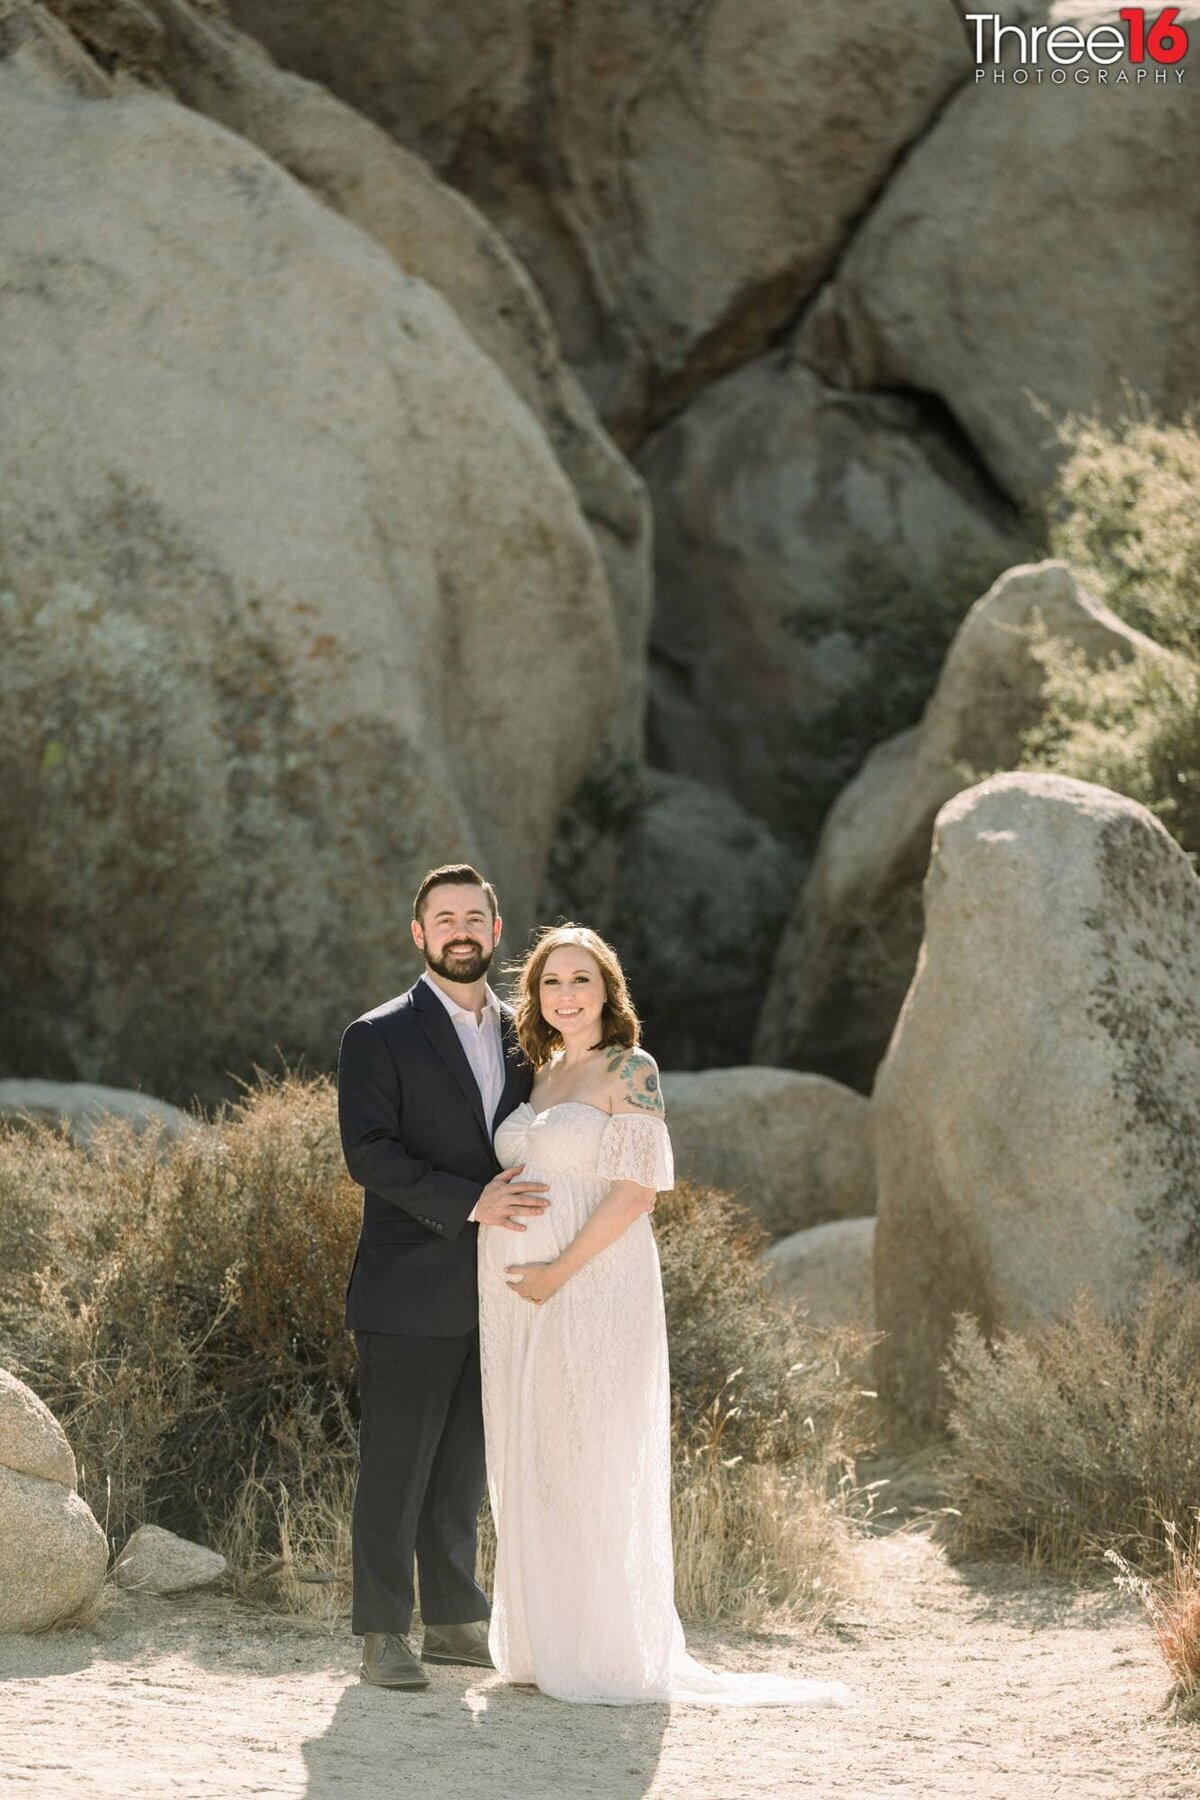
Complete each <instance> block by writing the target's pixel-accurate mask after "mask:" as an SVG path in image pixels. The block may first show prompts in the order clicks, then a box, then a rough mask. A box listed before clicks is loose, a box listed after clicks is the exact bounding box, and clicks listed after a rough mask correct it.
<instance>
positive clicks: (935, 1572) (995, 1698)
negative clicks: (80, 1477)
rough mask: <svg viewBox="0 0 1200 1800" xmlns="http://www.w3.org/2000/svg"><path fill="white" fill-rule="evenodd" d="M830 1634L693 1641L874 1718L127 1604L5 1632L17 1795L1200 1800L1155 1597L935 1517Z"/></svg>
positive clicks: (200, 1600)
mask: <svg viewBox="0 0 1200 1800" xmlns="http://www.w3.org/2000/svg"><path fill="white" fill-rule="evenodd" d="M855 1557H856V1562H857V1567H858V1573H859V1577H860V1580H859V1585H858V1589H857V1592H856V1594H855V1597H854V1599H853V1600H852V1601H851V1602H849V1603H846V1604H843V1605H842V1606H841V1608H840V1609H839V1611H838V1614H837V1616H836V1619H835V1621H834V1622H833V1623H832V1624H831V1625H828V1626H826V1627H825V1628H823V1629H822V1630H821V1631H819V1632H815V1633H787V1634H776V1635H770V1634H768V1635H758V1636H754V1637H743V1638H739V1639H736V1640H721V1639H716V1638H713V1637H711V1636H710V1637H707V1638H704V1637H695V1636H693V1638H692V1639H691V1647H692V1648H693V1650H695V1651H697V1652H698V1653H699V1654H701V1655H703V1656H704V1657H705V1658H706V1660H709V1661H711V1662H714V1663H719V1664H722V1665H724V1666H726V1667H741V1668H749V1667H761V1668H772V1669H778V1670H793V1671H796V1672H800V1673H804V1674H812V1675H819V1676H837V1677H840V1678H841V1679H843V1680H844V1681H847V1682H849V1683H850V1684H851V1685H852V1686H853V1687H854V1689H855V1690H856V1694H857V1701H856V1704H855V1706H854V1707H853V1709H851V1710H847V1711H834V1710H825V1709H822V1710H807V1711H806V1710H797V1711H787V1710H784V1709H775V1708H763V1709H759V1710H755V1711H747V1712H741V1711H737V1710H720V1709H714V1710H706V1709H703V1708H698V1707H676V1708H673V1709H668V1708H665V1707H635V1708H627V1709H626V1708H608V1707H585V1706H578V1707H576V1706H568V1705H564V1704H561V1703H558V1702H555V1701H552V1700H548V1699H546V1698H545V1697H544V1696H541V1695H539V1694H536V1693H530V1692H526V1691H520V1690H514V1689H507V1688H504V1687H502V1686H500V1685H499V1684H497V1683H496V1681H495V1679H494V1678H490V1679H481V1680H477V1679H476V1678H475V1676H474V1675H473V1673H472V1672H471V1671H468V1670H465V1669H464V1670H460V1669H447V1668H443V1669H434V1670H432V1671H431V1674H432V1681H433V1685H432V1687H431V1688H430V1689H429V1690H428V1691H427V1692H425V1693H421V1694H416V1695H405V1694H397V1693H387V1692H381V1691H380V1690H378V1689H374V1688H370V1687H368V1686H366V1685H365V1684H364V1683H362V1682H361V1681H360V1680H359V1678H358V1675H357V1640H356V1639H353V1638H351V1637H350V1636H349V1635H348V1634H346V1635H344V1636H343V1635H339V1636H330V1635H329V1634H328V1633H327V1632H321V1631H318V1630H315V1629H314V1628H312V1627H311V1626H302V1625H296V1624H292V1623H290V1622H288V1621H286V1620H280V1619H278V1618H273V1617H270V1616H264V1615H262V1614H260V1613H255V1612H254V1611H252V1610H250V1609H249V1608H239V1607H237V1606H236V1605H234V1604H232V1603H231V1602H230V1600H229V1599H227V1598H225V1597H223V1596H221V1595H219V1594H209V1595H200V1596H195V1597H192V1598H190V1599H186V1600H171V1601H168V1600H154V1599H149V1598H146V1597H140V1598H131V1597H129V1596H125V1595H121V1596H118V1597H117V1598H115V1600H114V1602H113V1603H112V1604H111V1605H110V1606H109V1607H108V1608H107V1609H106V1611H105V1612H104V1613H103V1614H102V1616H101V1618H100V1621H99V1623H98V1624H96V1625H94V1626H92V1627H91V1628H90V1629H88V1630H81V1631H71V1632H62V1633H58V1634H55V1635H51V1636H48V1637H44V1638H35V1639H30V1638H24V1639H19V1638H0V1795H3V1796H5V1800H8V1797H10V1796H11V1797H12V1800H34V1796H36V1797H37V1800H49V1797H53V1800H60V1797H61V1800H93V1797H94V1796H105V1797H108V1796H112V1797H113V1800H142V1797H143V1796H144V1797H147V1800H149V1797H151V1796H153V1800H163V1797H165V1796H185V1797H186V1800H209V1797H210V1796H211V1797H212V1800H249V1797H250V1796H268V1797H269V1800H283V1797H285V1796H286V1797H288V1800H290V1797H291V1796H297V1797H299V1796H304V1797H305V1800H387V1797H389V1796H409V1795H411V1796H413V1797H414V1800H416V1797H418V1796H419V1797H420V1800H485V1797H486V1800H507V1797H508V1796H510V1795H511V1796H521V1797H522V1800H543V1797H545V1800H549V1797H550V1796H552V1795H553V1796H555V1797H557V1796H561V1795H579V1796H588V1797H591V1796H595V1797H596V1800H643V1797H644V1796H645V1797H652V1800H668V1797H670V1800H677V1797H680V1800H681V1797H683V1796H687V1797H688V1800H758V1797H759V1796H767V1795H770V1796H773V1797H776V1796H788V1795H809V1796H816V1797H820V1800H1001V1797H1003V1800H1013V1797H1018V1800H1026V1797H1028V1800H1052V1797H1053V1796H1057V1795H1063V1796H1070V1800H1100V1797H1101V1796H1103V1800H1142V1797H1144V1800H1197V1797H1198V1796H1200V1725H1186V1724H1184V1725H1181V1724H1173V1723H1171V1722H1170V1720H1169V1719H1168V1718H1167V1716H1166V1715H1165V1714H1164V1713H1163V1712H1162V1710H1161V1708H1162V1705H1163V1702H1164V1699H1165V1697H1166V1694H1167V1690H1168V1680H1167V1676H1166V1673H1165V1670H1164V1668H1163V1666H1162V1664H1161V1662H1160V1661H1159V1660H1158V1657H1157V1653H1156V1651H1155V1650H1154V1647H1153V1645H1152V1643H1151V1640H1150V1637H1149V1633H1148V1631H1147V1629H1146V1627H1145V1624H1144V1623H1143V1619H1142V1614H1141V1612H1140V1609H1139V1608H1138V1607H1137V1605H1136V1603H1134V1602H1132V1601H1131V1600H1129V1599H1128V1598H1127V1597H1126V1596H1124V1595H1122V1594H1121V1593H1120V1592H1119V1591H1118V1590H1117V1589H1115V1588H1114V1587H1113V1586H1112V1584H1111V1583H1105V1584H1102V1585H1097V1586H1095V1587H1091V1588H1086V1589H1082V1590H1081V1589H1079V1588H1078V1587H1076V1586H1074V1585H1071V1584H1067V1583H1063V1582H1058V1581H1053V1580H1047V1579H1044V1578H1033V1579H1031V1578H1029V1577H1026V1576H1023V1575H1022V1574H1020V1573H1018V1572H1014V1571H1013V1570H1011V1569H1008V1568H999V1567H996V1566H993V1565H983V1564H980V1565H973V1566H969V1567H962V1566H958V1567H952V1566H951V1565H950V1564H948V1563H947V1561H946V1560H945V1557H944V1555H943V1554H942V1552H941V1550H940V1549H939V1548H938V1547H937V1545H936V1543H935V1542H934V1541H933V1540H932V1538H931V1536H930V1529H929V1521H928V1519H924V1518H921V1517H915V1518H908V1519H906V1520H905V1522H904V1523H903V1524H902V1525H901V1526H899V1528H897V1529H893V1530H890V1531H887V1532H886V1534H881V1535H878V1536H875V1537H870V1538H867V1539H865V1540H864V1541H862V1542H861V1544H860V1545H858V1547H857V1548H856V1551H855Z"/></svg>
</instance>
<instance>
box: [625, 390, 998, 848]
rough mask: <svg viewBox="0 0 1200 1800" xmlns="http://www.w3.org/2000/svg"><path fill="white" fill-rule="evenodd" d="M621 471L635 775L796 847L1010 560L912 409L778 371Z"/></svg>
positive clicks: (704, 403) (717, 396) (684, 421)
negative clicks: (651, 767)
mask: <svg viewBox="0 0 1200 1800" xmlns="http://www.w3.org/2000/svg"><path fill="white" fill-rule="evenodd" d="M640 466H641V468H642V471H643V473H644V474H645V476H646V480H647V483H648V485H649V488H650V492H651V495H652V498H653V502H654V515H655V521H656V531H655V540H656V542H655V568H656V590H657V604H656V611H655V620H654V631H653V638H652V644H653V650H654V657H655V661H654V677H653V686H652V690H651V693H652V704H651V713H650V720H649V737H650V744H651V748H652V752H653V755H654V759H655V761H656V762H658V763H659V764H660V765H661V766H663V767H666V768H675V769H679V770H681V771H683V770H686V771H687V772H689V773H690V774H692V775H693V776H696V775H700V776H702V777H703V779H704V780H705V781H707V782H709V783H711V784H712V785H714V786H718V787H725V788H728V789H729V790H730V791H732V793H733V794H734V795H735V797H736V798H737V799H738V800H739V801H740V803H741V804H742V805H743V806H745V807H747V808H748V809H749V810H750V811H751V812H753V813H755V814H756V815H758V816H759V817H760V818H763V819H765V820H766V821H767V822H768V823H769V824H770V825H771V827H772V829H773V830H774V831H776V832H777V833H778V834H780V835H782V836H783V837H785V838H786V839H787V840H788V841H791V842H797V841H798V842H800V843H802V844H804V845H805V846H806V847H810V846H811V845H812V843H813V842H814V840H815V836H816V832H817V829H818V828H819V825H820V821H821V817H822V815H823V813H824V812H825V810H826V809H827V807H828V804H829V802H830V800H831V798H832V797H833V795H834V794H835V793H836V792H837V790H838V788H839V787H841V786H842V784H843V783H844V782H845V781H846V780H847V779H848V778H849V777H850V776H851V775H852V774H853V773H854V771H855V770H856V769H857V768H858V766H859V764H860V763H861V761H862V759H863V757H864V755H865V754H866V752H867V751H868V750H869V749H870V748H871V746H872V745H873V744H875V743H877V742H878V741H879V739H880V738H881V736H884V735H886V734H888V733H889V729H890V730H895V729H898V728H899V727H900V726H902V725H903V726H907V725H909V724H911V723H912V722H913V721H914V720H915V719H916V718H917V717H918V716H919V714H920V710H921V707H922V706H923V705H924V703H925V701H926V699H927V698H928V695H929V691H930V688H931V687H932V685H933V682H934V680H935V679H936V675H937V664H938V661H939V660H940V658H939V655H938V649H937V646H938V643H939V634H943V635H941V642H942V644H944V643H945V642H947V641H948V639H949V636H950V633H951V631H952V630H953V628H954V624H955V623H957V621H958V620H959V619H961V617H962V615H963V614H964V613H965V612H966V610H967V607H968V606H969V605H970V603H971V601H972V600H973V599H975V597H976V596H977V595H978V594H980V593H981V592H982V591H983V590H984V589H985V588H986V587H987V586H988V584H989V583H990V582H991V581H992V580H993V579H994V578H995V577H996V576H997V575H998V574H999V573H1000V572H1001V570H1003V569H1005V568H1007V567H1010V566H1011V565H1012V564H1013V563H1016V562H1020V561H1023V560H1024V558H1025V556H1026V555H1028V553H1029V546H1028V545H1027V544H1026V543H1025V541H1024V540H1023V539H1022V538H1021V536H1020V535H1019V532H1018V529H1017V526H1016V522H1015V520H1014V519H1013V518H1012V517H1011V516H1010V515H1009V514H1008V513H1006V512H1005V510H1004V509H1003V508H1002V507H999V506H997V504H996V502H995V498H994V495H993V493H992V491H991V490H990V488H989V487H988V485H987V484H986V483H984V482H982V481H981V480H980V478H979V476H978V475H977V473H976V471H975V469H974V466H973V464H972V462H971V459H970V458H969V457H968V456H967V455H965V454H964V453H963V452H962V451H961V450H960V449H958V448H956V447H953V446H952V445H951V444H950V442H949V441H948V439H947V437H946V434H945V432H944V431H943V430H942V429H941V427H940V426H934V425H933V424H931V423H930V422H929V421H928V419H927V418H926V417H925V415H924V413H923V411H922V409H921V408H920V407H918V406H917V405H916V404H915V402H913V401H912V400H909V399H906V398H903V397H888V396H885V395H874V394H844V393H839V392H837V391H836V390H835V389H832V388H829V387H827V386H826V385H825V384H824V383H823V382H821V381H819V380H818V379H817V377H816V376H814V375H813V374H812V373H811V371H810V370H808V369H806V368H804V366H803V365H802V364H799V363H797V362H796V361H794V360H791V361H789V359H788V358H787V357H786V356H785V355H783V354H773V355H771V356H769V357H764V358H761V359H759V360H758V361H756V362H754V363H751V364H749V365H748V366H746V367H745V368H742V369H739V370H738V371H737V372H736V373H735V374H733V375H729V376H727V377H726V378H725V379H724V380H723V381H720V382H718V383H715V384H714V385H713V386H711V387H709V388H708V389H707V390H706V391H705V393H704V394H703V395H702V396H701V397H700V398H698V399H697V400H695V401H694V402H693V403H692V404H691V405H690V406H688V407H687V408H686V409H685V410H684V411H683V412H682V413H681V414H679V416H678V417H677V418H675V419H674V420H673V421H672V422H671V424H670V425H669V426H667V427H666V428H665V429H664V430H663V431H662V432H660V433H659V434H658V435H657V436H656V437H655V438H654V439H653V440H652V442H651V444H650V445H649V446H648V447H647V449H646V451H645V453H644V454H643V456H642V457H641V459H640ZM889 721H891V724H890V727H889Z"/></svg>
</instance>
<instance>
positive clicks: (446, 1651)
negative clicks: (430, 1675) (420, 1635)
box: [421, 1619, 496, 1669]
mask: <svg viewBox="0 0 1200 1800" xmlns="http://www.w3.org/2000/svg"><path fill="white" fill-rule="evenodd" d="M421 1661H422V1662H427V1663H470V1664H471V1666H472V1667H473V1668H476V1669H494V1668H495V1666H496V1665H495V1663H494V1662H493V1661H492V1658H491V1654H490V1652H489V1650H488V1626H487V1620H486V1619H472V1620H471V1622H470V1624H468V1625H427V1626H426V1627H425V1642H424V1643H423V1644H422V1645H421Z"/></svg>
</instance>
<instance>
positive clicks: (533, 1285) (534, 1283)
mask: <svg viewBox="0 0 1200 1800" xmlns="http://www.w3.org/2000/svg"><path fill="white" fill-rule="evenodd" d="M504 1275H505V1279H506V1280H507V1282H508V1285H509V1287H510V1288H511V1289H512V1291H513V1293H514V1294H518V1295H519V1296H520V1298H521V1299H522V1300H528V1301H529V1302H530V1304H531V1305H533V1306H544V1305H545V1303H546V1301H547V1300H549V1299H550V1298H551V1297H552V1296H553V1295H555V1294H557V1292H558V1290H559V1288H560V1287H561V1286H562V1285H563V1282H564V1281H565V1280H566V1275H565V1274H564V1273H563V1271H562V1269H561V1268H560V1267H559V1265H558V1263H557V1262H544V1263H535V1262H528V1263H510V1264H509V1265H508V1267H507V1268H506V1269H505V1271H504Z"/></svg>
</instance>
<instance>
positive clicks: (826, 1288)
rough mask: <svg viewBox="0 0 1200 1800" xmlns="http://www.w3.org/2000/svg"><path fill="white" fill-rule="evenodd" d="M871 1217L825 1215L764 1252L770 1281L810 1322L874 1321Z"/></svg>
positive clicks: (839, 1323)
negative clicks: (827, 1218)
mask: <svg viewBox="0 0 1200 1800" xmlns="http://www.w3.org/2000/svg"><path fill="white" fill-rule="evenodd" d="M874 1248H875V1221H874V1219H831V1220H830V1222H829V1223H828V1224H827V1225H812V1226H810V1227H809V1229H808V1230H807V1231H794V1232H792V1234H791V1236H790V1237H785V1238H780V1239H779V1240H778V1242H777V1243H774V1244H772V1245H771V1247H770V1249H769V1250H768V1251H767V1257H766V1259H767V1262H768V1263H769V1264H770V1266H771V1285H772V1287H773V1288H774V1291H775V1292H776V1293H777V1294H778V1295H779V1297H780V1298H781V1299H783V1300H787V1301H790V1302H791V1304H792V1305H793V1306H797V1307H799V1308H800V1309H801V1310H802V1311H803V1312H804V1314H805V1315H806V1317H807V1319H808V1322H809V1324H810V1325H820V1326H824V1327H827V1328H828V1327H833V1326H837V1325H865V1326H866V1327H867V1329H868V1330H870V1329H872V1328H873V1325H874V1319H875V1276H874V1267H873V1258H874Z"/></svg>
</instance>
